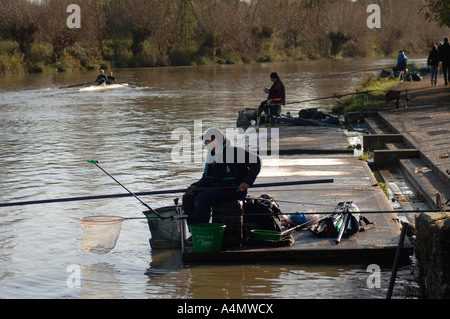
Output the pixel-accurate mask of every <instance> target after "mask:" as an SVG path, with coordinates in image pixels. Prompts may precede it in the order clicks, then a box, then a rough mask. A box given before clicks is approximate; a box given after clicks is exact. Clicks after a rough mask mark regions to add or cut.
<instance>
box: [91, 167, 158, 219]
mask: <svg viewBox="0 0 450 319" xmlns="http://www.w3.org/2000/svg"><path fill="white" fill-rule="evenodd" d="M87 162H88V163H92V164H94V165H95V166H97V167H98V168H100V169H101V170H102V171H103V173H105V174H106V175H108V176H109V177H111V178H112V180H113V181H115V182H116V183H117V184H119V185H120V186H122V188H123V189H125V190H126V191H127V192H128V193H129V194H130V195H131V196H133V197H134V198H136V199H137V200H138V201H139V202H140V203H141V204H142V205H144V206H145V207H146V208H147V209H148V210H149V211H151V212H152V213H153V214H155V215H156V216H158V217H159V218H161V219H164V218H163V217H162V216H161V215H160V214H158V213H157V212H156V211H155V210H154V209H153V208H151V207H150V206H149V205H147V204H146V203H145V202H144V201H143V200H141V199H140V198H139V197H138V196H136V194H134V193H133V192H132V191H130V190H129V189H128V188H126V187H125V186H124V185H122V184H121V183H120V182H119V181H118V180H117V179H115V178H114V177H113V176H112V175H110V174H109V173H108V172H107V171H105V170H104V169H103V167H101V166H100V165H99V164H98V161H95V160H88V161H87Z"/></svg>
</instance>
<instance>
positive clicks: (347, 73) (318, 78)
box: [311, 65, 392, 80]
mask: <svg viewBox="0 0 450 319" xmlns="http://www.w3.org/2000/svg"><path fill="white" fill-rule="evenodd" d="M386 68H392V66H389V65H387V66H385V67H383V68H376V69H369V70H361V71H351V72H342V73H336V74H330V75H325V76H319V77H316V78H312V79H311V80H320V79H326V78H333V77H338V76H344V75H350V74H356V73H364V72H373V71H380V70H384V69H386Z"/></svg>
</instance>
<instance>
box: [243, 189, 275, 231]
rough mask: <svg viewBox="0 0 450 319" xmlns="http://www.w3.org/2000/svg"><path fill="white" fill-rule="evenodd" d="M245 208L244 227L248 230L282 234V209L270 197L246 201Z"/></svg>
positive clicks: (265, 196) (262, 196)
mask: <svg viewBox="0 0 450 319" xmlns="http://www.w3.org/2000/svg"><path fill="white" fill-rule="evenodd" d="M243 208H244V226H245V228H246V229H264V230H273V231H277V232H281V220H280V215H281V214H282V213H281V209H280V206H278V204H277V202H276V201H275V200H274V199H273V198H272V197H270V196H268V195H261V197H259V198H255V199H253V198H250V199H246V200H245V201H244V204H243Z"/></svg>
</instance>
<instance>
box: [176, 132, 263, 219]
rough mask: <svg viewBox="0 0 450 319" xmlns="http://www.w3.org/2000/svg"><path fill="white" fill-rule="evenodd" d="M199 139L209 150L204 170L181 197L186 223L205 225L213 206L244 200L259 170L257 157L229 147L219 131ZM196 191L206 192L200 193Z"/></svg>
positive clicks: (259, 164)
mask: <svg viewBox="0 0 450 319" xmlns="http://www.w3.org/2000/svg"><path fill="white" fill-rule="evenodd" d="M202 139H203V141H204V143H205V146H206V148H207V149H208V158H207V161H206V165H205V170H204V173H203V176H202V178H201V179H200V180H199V181H197V182H195V183H193V184H192V185H191V186H189V188H188V190H187V192H186V194H185V195H184V196H183V207H184V212H185V213H186V214H187V215H188V224H191V223H207V222H208V221H209V218H210V213H211V207H212V206H213V205H214V204H217V203H220V202H225V201H232V200H242V199H245V197H246V195H247V190H248V188H249V187H250V186H251V185H253V183H254V182H255V180H256V177H257V176H258V174H259V172H260V170H261V159H260V158H259V156H257V155H255V154H252V153H250V152H248V151H246V150H244V149H243V148H240V147H235V146H232V145H231V142H230V140H228V139H226V138H225V137H224V135H223V133H222V132H221V131H220V130H218V129H209V130H207V131H206V132H205V134H204V135H203V136H202ZM229 186H231V188H228V189H224V188H223V187H229ZM199 188H208V189H207V190H201V191H199Z"/></svg>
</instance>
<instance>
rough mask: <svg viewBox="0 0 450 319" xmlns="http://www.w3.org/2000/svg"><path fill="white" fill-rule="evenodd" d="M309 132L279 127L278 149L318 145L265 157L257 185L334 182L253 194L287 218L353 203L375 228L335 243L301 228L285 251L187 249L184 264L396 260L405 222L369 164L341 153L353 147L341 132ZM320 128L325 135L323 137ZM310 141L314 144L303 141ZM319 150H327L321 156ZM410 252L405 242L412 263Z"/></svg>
mask: <svg viewBox="0 0 450 319" xmlns="http://www.w3.org/2000/svg"><path fill="white" fill-rule="evenodd" d="M309 129H310V128H309ZM306 130H307V129H306V128H305V127H281V128H280V136H281V137H282V138H281V140H283V141H284V142H283V143H282V144H281V145H280V151H281V150H283V149H284V150H286V149H287V150H289V149H290V150H297V153H298V150H300V149H301V148H302V147H303V150H306V148H309V147H311V148H313V146H314V145H316V148H315V149H316V152H302V154H303V155H302V156H294V155H282V156H280V157H279V158H278V159H271V158H267V159H264V158H263V159H262V160H263V166H262V170H261V172H260V174H259V176H258V178H257V180H256V182H255V184H262V183H267V184H270V183H273V182H279V183H283V182H286V183H289V182H292V181H301V180H305V181H306V180H308V179H311V178H329V179H333V181H334V182H333V183H319V184H308V185H297V186H286V187H272V188H271V187H268V188H259V189H252V188H250V189H249V196H250V197H252V198H257V197H259V196H261V195H262V194H266V195H269V196H270V197H272V198H273V199H274V200H275V201H276V202H277V204H278V205H279V207H280V209H281V211H282V212H283V214H285V215H291V214H294V213H296V212H300V213H305V212H307V211H309V212H312V213H314V212H315V213H317V214H320V215H325V214H327V213H328V214H331V213H332V212H333V209H334V208H335V207H336V205H338V204H339V203H341V202H349V201H351V202H354V203H355V204H357V206H358V207H359V210H360V215H361V216H364V217H366V218H367V219H368V220H369V221H370V222H372V223H374V226H373V227H372V228H370V229H368V230H366V231H360V232H358V233H357V234H355V235H354V236H351V237H349V238H342V240H341V241H340V242H339V244H337V243H336V238H318V237H317V236H314V235H313V234H312V232H311V231H310V230H308V229H305V228H303V229H300V230H296V231H294V232H293V233H292V237H293V239H294V240H295V243H294V244H292V245H287V246H282V247H279V246H276V245H274V246H271V245H270V243H269V244H268V245H265V246H263V247H261V246H254V245H249V244H248V242H244V243H243V244H242V245H241V246H239V247H233V248H226V247H224V248H223V249H222V250H220V251H217V252H198V251H195V250H194V249H193V247H183V249H182V259H183V261H184V262H208V263H226V262H230V263H233V262H264V261H274V262H278V261H284V262H289V261H295V262H307V263H308V262H323V263H338V264H339V263H370V264H372V263H382V262H383V261H384V262H392V261H393V260H394V257H395V256H396V251H397V247H398V246H399V240H400V238H401V233H402V224H401V222H400V221H399V218H398V216H397V214H396V212H395V211H394V210H393V208H392V206H391V204H390V201H389V200H388V198H387V197H386V195H385V194H384V192H383V190H382V189H381V188H380V187H379V185H378V182H377V180H376V179H375V177H374V175H373V173H372V171H371V169H370V167H369V166H368V164H367V162H366V161H362V160H359V159H358V158H357V157H356V156H353V154H351V155H349V154H342V153H343V152H342V150H344V149H345V150H347V149H351V148H350V145H349V142H348V138H347V136H346V135H345V133H344V131H343V130H339V129H337V128H323V127H320V128H314V132H311V130H309V133H311V134H307V135H306V137H305V132H307V131H306ZM317 130H320V131H322V132H325V133H326V134H320V133H319V132H318V131H317ZM317 133H318V134H317ZM289 136H291V137H292V138H289ZM330 136H333V138H330ZM308 138H309V139H310V144H308V143H300V142H299V141H300V140H301V139H308ZM289 141H290V142H289ZM321 142H323V143H321ZM305 147H306V148H305ZM320 148H323V149H324V150H325V149H327V151H324V152H323V153H320V152H317V150H318V149H320ZM333 150H335V152H334V151H333ZM352 151H353V150H352ZM345 153H348V152H345ZM319 154H320V155H319ZM325 154H326V155H325ZM324 217H325V216H324ZM244 218H245V217H244ZM412 253H413V244H412V243H411V242H410V240H409V239H408V238H405V241H404V245H403V249H402V253H401V257H402V260H405V261H407V260H409V256H411V255H412Z"/></svg>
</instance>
